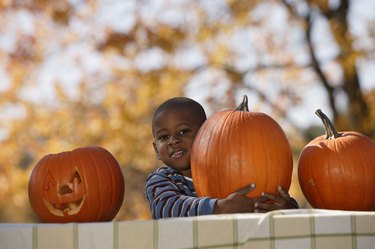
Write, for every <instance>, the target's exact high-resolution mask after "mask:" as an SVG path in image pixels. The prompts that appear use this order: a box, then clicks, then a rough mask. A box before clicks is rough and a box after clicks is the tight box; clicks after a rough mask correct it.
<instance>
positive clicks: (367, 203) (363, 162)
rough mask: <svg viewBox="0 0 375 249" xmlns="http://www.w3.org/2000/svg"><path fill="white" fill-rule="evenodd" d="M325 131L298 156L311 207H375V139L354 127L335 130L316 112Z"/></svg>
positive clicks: (369, 208) (340, 208) (360, 208)
mask: <svg viewBox="0 0 375 249" xmlns="http://www.w3.org/2000/svg"><path fill="white" fill-rule="evenodd" d="M315 113H316V114H317V115H318V116H319V118H320V119H321V120H322V122H323V124H324V128H325V131H326V134H325V135H322V136H319V137H317V138H315V139H313V140H312V141H310V142H309V143H308V144H307V145H306V146H305V147H304V149H303V150H302V152H301V154H300V157H299V160H298V179H299V183H300V186H301V189H302V192H303V193H304V195H305V197H306V199H307V201H308V202H309V203H310V204H311V206H312V207H314V208H323V209H336V210H358V211H362V210H372V211H374V210H375V185H374V183H375V143H374V142H373V141H372V140H371V139H370V138H368V137H366V136H365V135H363V134H361V133H358V132H355V131H344V132H340V133H338V132H337V131H336V129H335V128H334V126H333V125H332V123H331V121H330V120H329V118H328V117H327V116H326V115H325V114H324V113H323V112H322V111H321V110H317V111H316V112H315Z"/></svg>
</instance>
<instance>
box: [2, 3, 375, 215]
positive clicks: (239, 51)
mask: <svg viewBox="0 0 375 249" xmlns="http://www.w3.org/2000/svg"><path fill="white" fill-rule="evenodd" d="M374 3H375V2H374V1H371V0H356V1H349V0H341V1H340V0H330V1H329V0H309V1H307V0H306V1H305V0H262V1H259V0H258V1H257V0H254V1H243V0H200V1H198V0H148V1H145V0H127V1H122V0H96V1H95V0H55V1H46V0H35V1H27V0H10V1H6V0H5V1H1V0H0V24H1V25H0V222H37V218H36V216H35V214H34V213H33V211H32V210H31V208H30V205H29V201H28V196H27V184H28V179H29V175H30V172H31V170H32V168H33V166H34V165H35V163H36V162H37V160H38V159H40V158H41V157H43V156H44V155H46V154H49V153H57V152H61V151H66V150H72V149H74V148H76V147H81V146H86V145H100V146H102V147H104V148H106V149H107V150H109V151H110V152H111V153H112V154H113V155H114V156H115V157H116V159H117V160H118V161H119V163H120V165H121V167H122V170H123V173H124V176H125V181H126V193H125V200H124V203H123V206H122V208H121V210H120V212H119V213H118V215H117V217H116V220H132V219H149V218H150V215H149V210H148V205H147V202H146V199H145V197H144V194H143V186H144V181H145V179H146V176H147V174H148V173H149V172H150V171H151V170H153V169H154V168H156V167H157V166H159V165H160V164H159V162H158V161H157V160H156V158H155V155H154V152H153V148H152V135H151V131H150V119H151V114H152V112H153V110H154V108H155V107H156V106H157V105H159V104H160V103H161V102H163V101H164V100H166V99H167V98H170V97H174V96H181V95H182V96H188V97H191V98H193V99H195V100H197V101H199V102H200V103H202V105H203V106H204V107H205V109H206V111H207V114H208V115H210V114H212V113H213V112H216V111H219V110H223V109H229V108H233V107H235V106H237V105H238V103H239V102H240V101H241V98H242V95H243V94H247V95H248V96H249V99H250V103H249V104H250V109H251V110H252V111H260V112H264V113H267V114H268V115H270V116H271V117H273V118H274V119H275V120H276V121H277V122H279V124H280V125H281V127H282V128H283V129H284V131H285V133H286V134H287V137H288V139H289V142H290V145H291V147H292V150H293V155H294V164H295V165H296V163H297V162H298V156H299V153H300V151H301V150H302V148H303V147H304V146H305V145H306V144H307V143H308V142H309V141H310V140H311V139H312V138H314V137H316V136H318V135H322V134H323V133H324V131H323V128H322V126H321V124H320V120H319V119H318V118H317V117H316V116H315V115H314V111H315V110H316V109H318V108H321V109H322V110H323V111H324V112H325V113H327V114H328V116H329V117H330V118H331V120H332V121H333V122H334V123H335V125H336V128H337V130H339V131H340V130H355V131H358V132H361V133H363V134H366V135H367V136H369V137H371V138H372V139H374V138H375V108H374V106H375V14H374V13H375V4H374ZM290 194H291V195H292V196H293V197H295V198H296V199H297V200H298V202H299V203H300V205H301V207H309V206H308V203H307V202H306V200H305V199H304V197H303V195H302V193H301V191H300V188H299V185H298V180H297V175H296V168H295V170H294V177H293V182H292V187H291V189H290Z"/></svg>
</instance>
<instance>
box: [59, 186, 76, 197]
mask: <svg viewBox="0 0 375 249" xmlns="http://www.w3.org/2000/svg"><path fill="white" fill-rule="evenodd" d="M71 193H73V189H72V188H71V187H69V186H68V185H67V184H65V185H63V186H61V188H60V190H59V194H60V195H66V194H71Z"/></svg>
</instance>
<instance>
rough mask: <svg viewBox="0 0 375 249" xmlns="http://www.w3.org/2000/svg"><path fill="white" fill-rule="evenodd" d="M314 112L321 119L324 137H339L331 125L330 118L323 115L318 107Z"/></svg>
mask: <svg viewBox="0 0 375 249" xmlns="http://www.w3.org/2000/svg"><path fill="white" fill-rule="evenodd" d="M315 114H316V115H317V116H318V117H319V118H320V119H321V120H322V122H323V125H324V130H325V131H326V137H325V139H335V138H338V137H341V136H342V135H341V134H339V133H338V132H337V131H336V129H335V127H334V126H333V124H332V122H331V120H329V118H328V117H327V115H325V114H324V113H323V112H322V111H321V110H320V109H318V110H316V111H315Z"/></svg>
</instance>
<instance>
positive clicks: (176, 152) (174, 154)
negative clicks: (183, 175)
mask: <svg viewBox="0 0 375 249" xmlns="http://www.w3.org/2000/svg"><path fill="white" fill-rule="evenodd" d="M183 154H185V150H183V149H179V150H174V151H172V153H171V157H172V158H173V159H178V158H180V157H182V155H183Z"/></svg>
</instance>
